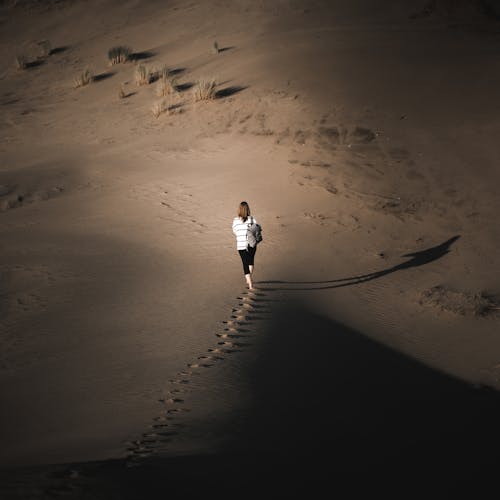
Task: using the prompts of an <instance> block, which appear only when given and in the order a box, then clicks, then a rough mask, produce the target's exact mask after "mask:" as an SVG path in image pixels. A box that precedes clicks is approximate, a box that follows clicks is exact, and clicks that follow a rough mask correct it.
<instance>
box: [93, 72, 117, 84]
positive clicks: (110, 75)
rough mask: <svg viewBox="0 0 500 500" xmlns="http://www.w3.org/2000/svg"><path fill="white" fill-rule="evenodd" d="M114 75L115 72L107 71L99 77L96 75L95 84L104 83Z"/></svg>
mask: <svg viewBox="0 0 500 500" xmlns="http://www.w3.org/2000/svg"><path fill="white" fill-rule="evenodd" d="M114 75H115V73H114V72H113V71H107V72H105V73H101V74H99V75H95V76H94V78H93V79H92V80H93V81H94V82H102V81H103V80H107V79H108V78H111V77H112V76H114Z"/></svg>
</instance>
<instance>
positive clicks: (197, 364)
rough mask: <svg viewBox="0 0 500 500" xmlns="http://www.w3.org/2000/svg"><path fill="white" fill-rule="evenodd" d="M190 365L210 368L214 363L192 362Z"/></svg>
mask: <svg viewBox="0 0 500 500" xmlns="http://www.w3.org/2000/svg"><path fill="white" fill-rule="evenodd" d="M189 366H190V368H210V367H212V366H214V365H213V364H210V363H191V364H190V365H189Z"/></svg>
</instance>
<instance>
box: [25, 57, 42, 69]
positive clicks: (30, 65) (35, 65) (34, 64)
mask: <svg viewBox="0 0 500 500" xmlns="http://www.w3.org/2000/svg"><path fill="white" fill-rule="evenodd" d="M44 62H45V58H43V57H41V58H40V59H35V60H34V61H28V62H27V63H26V69H33V68H38V67H39V66H41V65H42V64H43V63H44Z"/></svg>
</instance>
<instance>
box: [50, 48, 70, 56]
mask: <svg viewBox="0 0 500 500" xmlns="http://www.w3.org/2000/svg"><path fill="white" fill-rule="evenodd" d="M68 49H69V46H62V47H55V48H53V49H52V50H51V51H50V54H49V55H51V56H54V55H56V54H61V53H62V52H66V51H67V50H68Z"/></svg>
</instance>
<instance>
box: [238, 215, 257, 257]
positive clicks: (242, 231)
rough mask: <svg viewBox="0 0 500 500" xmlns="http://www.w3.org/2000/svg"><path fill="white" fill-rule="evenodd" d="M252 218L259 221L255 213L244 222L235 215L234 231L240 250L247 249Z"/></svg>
mask: <svg viewBox="0 0 500 500" xmlns="http://www.w3.org/2000/svg"><path fill="white" fill-rule="evenodd" d="M252 220H253V222H255V223H257V220H256V219H255V217H254V216H253V215H251V216H250V217H249V218H248V219H247V221H246V222H243V221H242V220H241V219H240V218H239V217H235V218H234V219H233V233H234V234H235V236H236V248H237V249H238V250H246V249H247V246H248V241H247V229H248V226H249V225H250V222H251V221H252Z"/></svg>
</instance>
